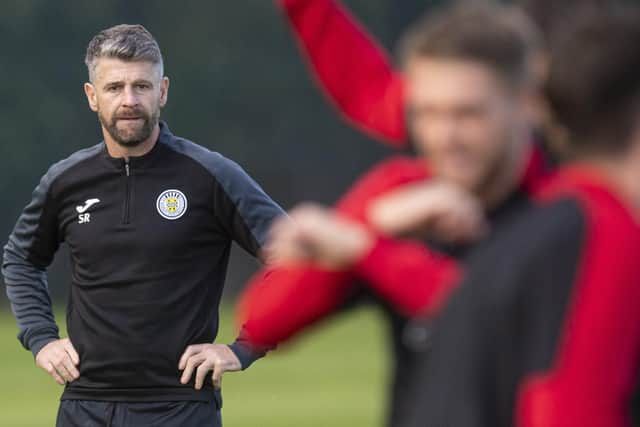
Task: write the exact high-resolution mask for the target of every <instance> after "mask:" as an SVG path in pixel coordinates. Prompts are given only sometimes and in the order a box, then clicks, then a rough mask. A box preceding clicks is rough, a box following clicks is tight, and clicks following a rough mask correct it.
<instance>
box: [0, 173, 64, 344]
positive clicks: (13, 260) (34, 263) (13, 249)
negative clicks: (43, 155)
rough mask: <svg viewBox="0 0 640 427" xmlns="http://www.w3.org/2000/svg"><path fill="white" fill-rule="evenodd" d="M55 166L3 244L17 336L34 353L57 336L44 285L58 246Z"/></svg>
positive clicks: (5, 273)
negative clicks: (53, 195)
mask: <svg viewBox="0 0 640 427" xmlns="http://www.w3.org/2000/svg"><path fill="white" fill-rule="evenodd" d="M56 170H57V168H56V167H55V166H54V167H52V169H51V170H50V171H49V172H48V173H47V174H46V175H45V176H44V177H43V178H42V180H41V181H40V184H39V185H38V186H37V187H36V189H35V191H34V192H33V197H32V199H31V202H30V203H29V204H28V205H27V207H26V208H25V209H24V211H23V212H22V215H21V216H20V218H19V219H18V222H17V223H16V225H15V228H14V229H13V232H12V233H11V235H10V236H9V241H8V243H7V244H6V246H5V247H4V257H3V264H2V274H3V276H4V281H5V284H6V292H7V297H8V298H9V301H10V302H11V309H12V311H13V314H14V316H15V318H16V320H17V323H18V330H19V332H18V339H19V340H20V342H21V343H22V345H23V346H24V347H25V348H26V349H28V350H31V352H32V353H33V355H34V356H36V355H37V354H38V352H39V351H40V349H42V347H44V346H45V345H46V344H47V343H49V342H51V341H53V340H56V339H58V338H59V335H58V326H57V325H56V322H55V320H54V317H53V311H52V304H51V298H50V296H49V291H48V285H47V274H46V268H47V266H48V265H49V264H51V262H52V260H53V256H54V254H55V252H56V250H57V249H58V246H59V236H58V225H57V219H56V212H55V208H54V206H53V203H52V201H51V199H50V192H49V189H50V186H51V182H52V180H53V177H54V176H55V173H56Z"/></svg>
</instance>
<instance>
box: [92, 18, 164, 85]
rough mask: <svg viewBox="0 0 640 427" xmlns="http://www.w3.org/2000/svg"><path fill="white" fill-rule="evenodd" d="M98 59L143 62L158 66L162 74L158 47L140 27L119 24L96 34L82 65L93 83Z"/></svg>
mask: <svg viewBox="0 0 640 427" xmlns="http://www.w3.org/2000/svg"><path fill="white" fill-rule="evenodd" d="M100 58H117V59H121V60H123V61H145V62H151V63H152V64H159V65H160V75H161V76H162V75H163V74H164V63H163V60H162V53H161V52H160V46H159V45H158V42H157V41H156V39H155V38H154V37H153V36H152V35H151V33H150V32H149V31H148V30H147V29H146V28H144V27H143V26H142V25H128V24H121V25H116V26H115V27H111V28H107V29H106V30H102V31H100V32H99V33H98V34H96V35H95V36H94V37H93V39H91V41H90V42H89V46H87V54H86V56H85V58H84V63H85V64H86V65H87V69H88V70H89V80H90V81H92V82H93V79H94V77H95V70H96V65H97V63H98V59H100Z"/></svg>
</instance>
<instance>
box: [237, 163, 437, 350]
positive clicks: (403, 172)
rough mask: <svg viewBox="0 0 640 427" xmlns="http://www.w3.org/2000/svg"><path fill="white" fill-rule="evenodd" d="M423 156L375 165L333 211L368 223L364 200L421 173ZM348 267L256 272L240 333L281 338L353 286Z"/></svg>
mask: <svg viewBox="0 0 640 427" xmlns="http://www.w3.org/2000/svg"><path fill="white" fill-rule="evenodd" d="M426 169H427V168H426V165H425V164H424V162H422V161H419V160H416V159H413V158H408V157H395V158H392V159H390V160H387V161H384V162H382V163H381V164H380V165H378V166H376V167H374V168H373V169H372V171H370V172H369V173H367V174H366V175H365V176H364V177H363V178H362V179H360V180H359V181H358V182H357V183H356V184H355V185H354V186H353V187H352V189H351V190H350V191H349V192H348V193H347V194H346V195H345V196H344V197H343V198H342V200H341V201H340V202H339V203H338V205H337V207H336V209H337V211H338V212H339V213H340V214H342V215H345V216H348V217H350V218H351V219H354V220H356V221H359V222H362V223H366V206H367V205H368V203H369V201H371V200H372V199H373V198H375V197H377V196H378V195H380V194H382V193H384V192H385V191H388V190H390V189H392V188H394V187H396V186H398V185H401V184H404V183H406V182H411V181H416V180H419V179H425V178H426V176H427V171H426ZM352 286H353V274H352V273H351V272H332V271H326V270H323V269H321V268H318V267H315V266H313V265H309V264H305V265H297V266H279V267H273V268H271V269H265V270H263V271H261V272H259V273H258V274H256V275H255V276H254V277H253V279H252V280H251V281H250V282H249V284H248V286H247V288H246V290H245V291H244V292H243V294H242V295H241V296H240V309H239V313H238V321H239V323H240V324H241V325H243V334H244V338H245V339H246V340H247V341H248V342H249V343H252V344H253V345H255V346H256V347H260V348H264V347H266V348H269V347H273V346H275V345H277V344H278V343H280V342H283V341H285V340H287V339H289V338H290V337H292V336H293V335H295V334H296V333H297V332H299V331H301V330H303V329H304V328H306V327H307V326H309V325H311V324H313V323H315V322H316V321H318V320H320V319H322V318H324V317H326V316H327V315H329V314H330V313H331V312H333V311H335V310H336V308H337V307H339V306H340V305H341V304H342V303H343V302H344V301H345V300H346V298H347V297H348V296H349V295H350V293H351V291H352V289H353V287H352Z"/></svg>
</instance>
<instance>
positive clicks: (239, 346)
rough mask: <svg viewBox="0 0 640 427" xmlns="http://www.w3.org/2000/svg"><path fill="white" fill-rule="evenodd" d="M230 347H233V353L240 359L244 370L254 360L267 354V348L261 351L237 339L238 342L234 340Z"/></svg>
mask: <svg viewBox="0 0 640 427" xmlns="http://www.w3.org/2000/svg"><path fill="white" fill-rule="evenodd" d="M229 348H230V349H231V351H233V353H234V354H235V355H236V357H237V358H238V360H239V361H240V366H241V367H242V370H243V371H244V370H245V369H247V368H248V367H249V366H251V364H252V363H253V362H255V361H256V360H258V359H260V358H262V357H264V355H265V354H267V351H266V350H264V351H261V350H256V349H252V348H251V347H249V346H248V345H247V344H245V343H243V342H240V341H238V340H236V342H234V343H233V344H230V345H229Z"/></svg>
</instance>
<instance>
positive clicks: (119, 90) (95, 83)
mask: <svg viewBox="0 0 640 427" xmlns="http://www.w3.org/2000/svg"><path fill="white" fill-rule="evenodd" d="M85 63H86V65H87V68H88V71H89V81H90V83H86V84H85V93H86V95H87V99H88V101H89V106H90V108H91V109H92V110H93V111H95V112H96V113H98V117H99V119H100V123H101V124H102V127H103V130H104V131H105V132H106V133H107V134H108V135H109V136H110V137H111V138H112V139H113V140H114V141H115V142H117V143H118V144H120V145H122V146H124V147H135V146H137V145H139V144H141V143H142V142H144V141H146V140H147V139H148V138H149V137H150V136H151V133H152V131H153V129H154V128H155V127H156V126H157V124H158V120H159V117H160V109H161V108H162V107H164V105H165V104H166V101H167V91H168V86H169V81H168V79H167V78H166V77H163V75H164V74H163V73H164V71H163V60H162V54H161V53H160V47H159V46H158V43H157V42H156V40H155V39H154V38H153V36H152V35H151V33H149V31H147V30H146V29H145V28H144V27H143V26H141V25H117V26H115V27H111V28H108V29H106V30H103V31H101V32H100V33H98V34H97V35H96V36H95V37H94V38H93V39H92V40H91V42H90V43H89V46H88V47H87V54H86V57H85Z"/></svg>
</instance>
